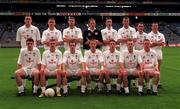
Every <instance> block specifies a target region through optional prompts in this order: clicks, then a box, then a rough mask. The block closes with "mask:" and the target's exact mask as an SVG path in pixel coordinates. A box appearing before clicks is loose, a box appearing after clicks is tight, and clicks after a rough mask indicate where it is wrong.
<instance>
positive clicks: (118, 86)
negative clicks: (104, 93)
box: [116, 83, 121, 91]
mask: <svg viewBox="0 0 180 109" xmlns="http://www.w3.org/2000/svg"><path fill="white" fill-rule="evenodd" d="M120 89H121V85H120V84H118V83H117V84H116V90H117V91H120Z"/></svg>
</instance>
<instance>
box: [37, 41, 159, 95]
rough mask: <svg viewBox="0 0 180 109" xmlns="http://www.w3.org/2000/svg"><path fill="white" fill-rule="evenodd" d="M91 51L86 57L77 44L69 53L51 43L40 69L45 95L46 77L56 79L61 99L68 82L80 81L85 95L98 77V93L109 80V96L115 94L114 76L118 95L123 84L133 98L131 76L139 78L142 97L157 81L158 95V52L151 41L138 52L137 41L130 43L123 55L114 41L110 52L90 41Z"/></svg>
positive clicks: (70, 46)
mask: <svg viewBox="0 0 180 109" xmlns="http://www.w3.org/2000/svg"><path fill="white" fill-rule="evenodd" d="M89 46H90V50H87V51H85V53H84V58H83V56H82V53H81V52H80V51H78V50H76V49H75V48H76V43H75V42H73V41H72V42H69V50H67V51H65V52H64V54H63V58H62V53H61V52H60V51H59V50H57V49H56V41H55V40H51V41H50V49H49V50H47V51H45V52H44V53H43V57H42V67H41V70H40V83H41V89H42V93H41V95H40V97H43V96H44V93H45V85H46V84H45V78H46V77H49V76H54V77H56V79H57V80H56V82H57V87H56V95H57V96H61V94H60V87H61V85H63V86H62V88H63V94H64V95H67V94H68V88H67V81H68V79H71V78H80V82H81V93H82V94H85V93H86V89H88V90H91V85H90V83H91V80H92V79H93V78H94V77H97V78H98V91H99V92H101V91H102V87H101V86H102V85H101V84H102V83H103V82H104V81H105V82H106V86H107V92H106V93H107V94H110V93H111V82H110V76H115V77H117V87H116V90H117V92H118V93H121V92H120V91H121V90H120V88H121V84H122V83H123V87H124V90H125V95H129V88H128V76H129V75H132V76H135V77H137V78H138V94H139V95H142V94H143V81H144V80H145V81H146V83H147V93H148V94H149V92H150V83H149V79H150V77H153V78H155V82H154V85H153V94H155V95H157V85H158V81H159V71H158V62H157V56H156V53H155V52H154V51H153V50H151V49H150V41H149V40H148V39H145V40H144V49H143V50H141V51H136V50H134V49H133V46H134V43H133V40H131V39H129V40H128V41H127V47H128V50H127V51H122V52H119V51H117V50H116V42H115V41H114V40H111V41H110V43H109V47H110V49H109V50H107V51H104V52H103V53H102V52H101V51H100V50H98V49H96V46H97V41H96V40H90V42H89Z"/></svg>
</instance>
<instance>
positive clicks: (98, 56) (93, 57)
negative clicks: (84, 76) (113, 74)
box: [84, 49, 103, 68]
mask: <svg viewBox="0 0 180 109" xmlns="http://www.w3.org/2000/svg"><path fill="white" fill-rule="evenodd" d="M84 61H85V62H86V64H87V67H88V68H99V67H100V66H101V63H103V56H102V52H101V51H100V50H98V49H96V52H95V53H92V52H91V50H87V51H85V53H84Z"/></svg>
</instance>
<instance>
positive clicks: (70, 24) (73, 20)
mask: <svg viewBox="0 0 180 109" xmlns="http://www.w3.org/2000/svg"><path fill="white" fill-rule="evenodd" d="M68 24H69V26H70V27H73V26H75V19H69V20H68Z"/></svg>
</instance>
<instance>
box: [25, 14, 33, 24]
mask: <svg viewBox="0 0 180 109" xmlns="http://www.w3.org/2000/svg"><path fill="white" fill-rule="evenodd" d="M24 23H25V25H28V26H29V25H31V23H32V18H31V16H26V17H25V19H24Z"/></svg>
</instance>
